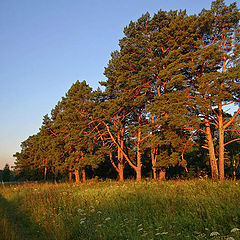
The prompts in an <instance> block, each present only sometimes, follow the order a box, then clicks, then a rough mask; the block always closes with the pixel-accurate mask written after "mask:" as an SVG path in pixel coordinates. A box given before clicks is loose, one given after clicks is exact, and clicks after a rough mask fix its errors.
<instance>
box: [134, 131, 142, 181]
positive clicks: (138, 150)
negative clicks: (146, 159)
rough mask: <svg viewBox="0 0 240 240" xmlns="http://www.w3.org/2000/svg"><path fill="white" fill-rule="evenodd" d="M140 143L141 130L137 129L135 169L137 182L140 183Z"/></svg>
mask: <svg viewBox="0 0 240 240" xmlns="http://www.w3.org/2000/svg"><path fill="white" fill-rule="evenodd" d="M140 141H141V128H139V129H138V139H137V167H136V169H135V171H136V180H137V181H140V180H141V179H142V175H141V168H142V161H141V149H140Z"/></svg>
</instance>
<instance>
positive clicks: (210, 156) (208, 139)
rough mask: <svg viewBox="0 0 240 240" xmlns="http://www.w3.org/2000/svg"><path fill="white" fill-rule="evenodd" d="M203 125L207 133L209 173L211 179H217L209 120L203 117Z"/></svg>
mask: <svg viewBox="0 0 240 240" xmlns="http://www.w3.org/2000/svg"><path fill="white" fill-rule="evenodd" d="M205 127H206V135H207V144H208V152H209V158H210V166H211V175H212V178H213V179H218V166H217V160H216V155H215V149H214V144H213V139H212V134H211V128H210V124H209V120H208V119H206V118H205Z"/></svg>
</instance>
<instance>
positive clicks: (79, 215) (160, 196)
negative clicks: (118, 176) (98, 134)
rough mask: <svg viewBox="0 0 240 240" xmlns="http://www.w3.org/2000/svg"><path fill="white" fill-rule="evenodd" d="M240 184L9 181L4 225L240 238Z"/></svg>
mask: <svg viewBox="0 0 240 240" xmlns="http://www.w3.org/2000/svg"><path fill="white" fill-rule="evenodd" d="M239 184H240V182H232V181H225V182H222V183H220V182H211V181H205V180H201V181H200V180H198V181H185V182H184V181H169V182H150V181H143V182H134V181H129V182H124V183H119V182H99V183H96V182H88V183H86V184H51V183H48V184H25V185H21V186H8V187H4V186H3V187H1V188H0V194H1V195H0V215H1V220H0V229H1V228H2V229H5V230H2V231H3V232H4V234H5V235H2V236H3V239H4V240H5V239H6V240H8V239H31V240H34V239H56V240H65V239H66V240H67V239H69V240H70V239H109V240H112V239H129V240H130V239H149V240H150V239H229V240H230V239H240V231H239V230H240V229H239V228H240V206H239V204H240V188H239ZM0 233H1V230H0ZM17 236H20V237H19V238H17ZM0 238H1V237H0Z"/></svg>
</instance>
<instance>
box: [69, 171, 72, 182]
mask: <svg viewBox="0 0 240 240" xmlns="http://www.w3.org/2000/svg"><path fill="white" fill-rule="evenodd" d="M68 180H69V182H72V171H69V172H68Z"/></svg>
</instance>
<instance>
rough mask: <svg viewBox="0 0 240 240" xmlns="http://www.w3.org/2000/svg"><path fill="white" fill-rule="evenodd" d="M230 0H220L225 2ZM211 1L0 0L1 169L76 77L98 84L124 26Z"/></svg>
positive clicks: (195, 9)
mask: <svg viewBox="0 0 240 240" xmlns="http://www.w3.org/2000/svg"><path fill="white" fill-rule="evenodd" d="M231 2H233V1H230V0H229V1H226V3H231ZM210 5H211V1H210V0H201V1H195V0H168V1H166V0H118V1H117V0H68V1H67V0H0V114H1V115H0V169H2V168H3V167H4V166H5V164H6V163H9V164H10V165H13V162H14V158H13V157H12V155H13V154H14V153H15V152H17V151H20V144H21V142H22V141H24V140H25V139H27V138H28V136H30V135H33V134H35V133H37V131H38V129H39V128H40V126H41V122H42V117H43V115H45V114H47V113H49V112H50V110H51V109H52V108H53V107H54V106H55V104H56V103H57V101H59V100H60V99H61V97H62V96H64V94H65V93H66V92H67V90H68V89H69V88H70V86H71V85H72V83H73V82H75V81H76V80H86V81H87V83H88V84H89V85H90V86H91V87H93V88H94V89H96V88H97V87H98V86H99V84H98V82H99V81H102V80H104V75H103V72H104V67H105V66H106V65H107V63H108V60H109V57H110V53H111V52H112V51H114V50H116V49H118V40H119V39H120V38H121V37H122V36H123V34H122V32H123V28H124V27H125V26H127V25H128V24H129V22H130V21H131V20H136V19H138V18H139V17H140V16H141V15H142V14H143V13H146V11H148V12H150V14H153V13H155V12H157V11H158V10H159V9H163V10H170V9H173V10H175V9H187V12H188V13H189V14H193V13H199V12H200V10H201V9H202V8H207V9H209V8H210Z"/></svg>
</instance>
